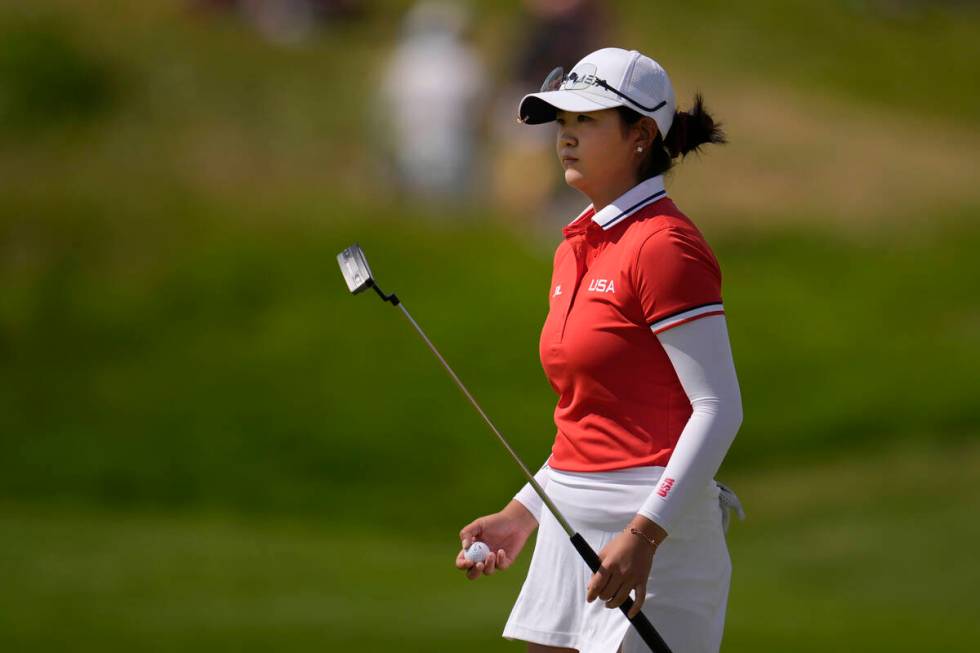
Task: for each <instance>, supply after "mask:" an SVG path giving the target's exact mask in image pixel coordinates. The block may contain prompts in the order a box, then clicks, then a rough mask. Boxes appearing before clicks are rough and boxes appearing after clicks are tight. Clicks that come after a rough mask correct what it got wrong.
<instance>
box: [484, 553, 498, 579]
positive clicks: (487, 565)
mask: <svg viewBox="0 0 980 653" xmlns="http://www.w3.org/2000/svg"><path fill="white" fill-rule="evenodd" d="M483 565H484V569H483V573H485V574H486V575H487V576H489V575H490V574H492V573H493V572H494V571H496V570H497V556H496V554H493V553H490V554H488V555H487V559H486V560H484V561H483Z"/></svg>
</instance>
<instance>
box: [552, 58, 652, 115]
mask: <svg viewBox="0 0 980 653" xmlns="http://www.w3.org/2000/svg"><path fill="white" fill-rule="evenodd" d="M562 86H564V90H567V91H576V90H581V89H583V88H586V87H589V86H600V87H602V88H604V89H606V90H607V91H610V92H612V93H615V94H616V95H618V96H619V97H621V98H623V99H624V100H626V101H627V102H631V103H633V104H635V105H636V106H638V107H640V108H641V109H643V110H644V111H649V112H651V113H652V112H654V111H656V110H657V109H659V108H660V107H662V106H664V105H665V104H667V100H663V101H661V102H660V104H658V105H656V106H653V107H645V106H643V105H642V104H640V103H639V102H637V101H636V100H634V99H633V98H631V97H630V96H628V95H626V94H625V93H620V92H619V91H617V90H616V89H614V88H613V87H612V86H610V85H609V84H608V83H606V80H604V79H599V78H598V77H596V76H595V75H585V76H584V77H579V75H578V73H576V72H571V73H569V74H568V75H566V74H565V69H564V68H562V67H561V66H558V67H557V68H555V69H554V70H552V71H551V72H550V73H549V74H548V76H547V77H545V78H544V83H543V84H541V92H542V93H544V92H546V91H558V90H561V89H562Z"/></svg>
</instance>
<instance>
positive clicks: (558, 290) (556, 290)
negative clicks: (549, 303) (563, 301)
mask: <svg viewBox="0 0 980 653" xmlns="http://www.w3.org/2000/svg"><path fill="white" fill-rule="evenodd" d="M560 294H561V284H558V285H557V286H555V294H554V295H552V297H557V296H558V295H560Z"/></svg>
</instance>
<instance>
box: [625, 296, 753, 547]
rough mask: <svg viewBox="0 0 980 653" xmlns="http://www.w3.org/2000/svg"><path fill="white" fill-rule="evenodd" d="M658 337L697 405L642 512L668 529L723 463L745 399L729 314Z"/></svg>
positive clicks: (670, 331)
mask: <svg viewBox="0 0 980 653" xmlns="http://www.w3.org/2000/svg"><path fill="white" fill-rule="evenodd" d="M657 338H658V339H659V340H660V344H661V345H663V348H664V351H665V352H667V356H668V357H669V358H670V362H671V363H672V364H673V366H674V370H675V371H676V372H677V378H678V380H679V381H680V383H681V386H682V387H683V388H684V392H685V393H686V394H687V397H688V399H690V401H691V408H692V409H693V412H692V414H691V417H690V418H689V419H688V421H687V424H686V425H685V426H684V430H683V431H681V435H680V438H679V439H678V441H677V446H676V447H675V448H674V452H673V454H672V455H671V457H670V460H669V461H668V462H667V467H666V469H665V470H664V472H663V475H662V476H661V481H660V483H658V484H657V487H656V488H655V489H654V491H653V492H651V493H650V496H649V497H648V498H647V500H646V501H645V502H644V503H643V506H642V507H641V508H640V510H639V511H638V512H639V514H641V515H643V516H644V517H647V518H648V519H652V520H653V521H654V522H656V523H657V524H659V525H660V527H661V528H663V529H664V530H665V531H667V532H668V533H669V532H670V530H671V528H672V527H674V526H675V525H676V524H677V521H678V520H679V519H680V517H681V516H682V515H683V514H684V512H685V508H686V505H687V504H688V503H689V502H690V501H691V500H692V499H694V498H696V497H697V496H698V495H700V494H701V493H702V492H704V491H705V489H706V487H707V485H708V483H710V482H711V481H712V479H713V478H714V475H715V473H716V472H717V471H718V468H719V467H720V466H721V461H722V460H723V459H724V458H725V454H726V453H727V452H728V448H729V446H730V445H731V443H732V440H734V439H735V434H736V433H737V432H738V428H739V426H740V425H741V423H742V397H741V394H740V392H739V387H738V377H737V376H736V375H735V363H734V361H733V360H732V350H731V345H730V343H729V341H728V326H727V323H726V321H725V316H724V315H712V316H708V317H703V318H700V319H697V320H692V321H691V322H686V323H684V324H681V325H679V326H676V327H674V328H672V329H668V330H666V331H662V332H660V333H658V334H657ZM671 479H673V480H671Z"/></svg>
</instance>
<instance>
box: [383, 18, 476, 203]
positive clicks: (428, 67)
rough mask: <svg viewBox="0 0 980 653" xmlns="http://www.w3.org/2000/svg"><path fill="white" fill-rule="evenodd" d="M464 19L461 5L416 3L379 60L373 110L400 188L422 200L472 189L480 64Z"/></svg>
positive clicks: (465, 193) (451, 196)
mask: <svg viewBox="0 0 980 653" xmlns="http://www.w3.org/2000/svg"><path fill="white" fill-rule="evenodd" d="M468 21H469V12H468V10H467V9H465V8H464V7H463V6H461V5H459V4H450V3H444V2H421V3H418V4H416V5H415V6H414V7H413V8H412V9H411V10H410V11H409V12H408V13H407V14H406V15H405V19H404V23H403V25H402V31H401V35H400V37H399V39H398V42H397V44H396V45H395V47H394V50H393V51H392V53H391V55H390V56H389V58H388V61H387V63H386V65H385V70H384V73H383V79H382V82H381V88H380V102H379V104H378V106H377V108H376V111H377V112H378V116H377V121H378V123H379V124H380V125H381V126H382V129H383V130H384V132H385V134H386V142H385V144H384V148H385V150H386V156H387V158H388V160H389V163H390V164H391V167H392V171H393V174H394V177H395V182H396V184H397V185H398V186H399V187H400V188H401V190H403V191H404V192H407V193H409V194H411V195H414V196H417V197H420V198H423V199H457V200H458V199H463V198H466V197H467V196H468V195H469V194H470V192H471V190H472V189H473V174H474V155H475V151H476V137H477V132H478V125H479V123H480V120H479V115H478V110H479V108H480V105H481V103H480V97H481V87H484V86H485V85H486V70H485V69H484V66H483V63H482V61H481V59H480V57H479V55H478V54H477V52H476V50H475V49H474V48H473V47H472V46H471V45H470V44H468V43H467V42H466V39H465V33H466V28H467V24H468Z"/></svg>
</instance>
